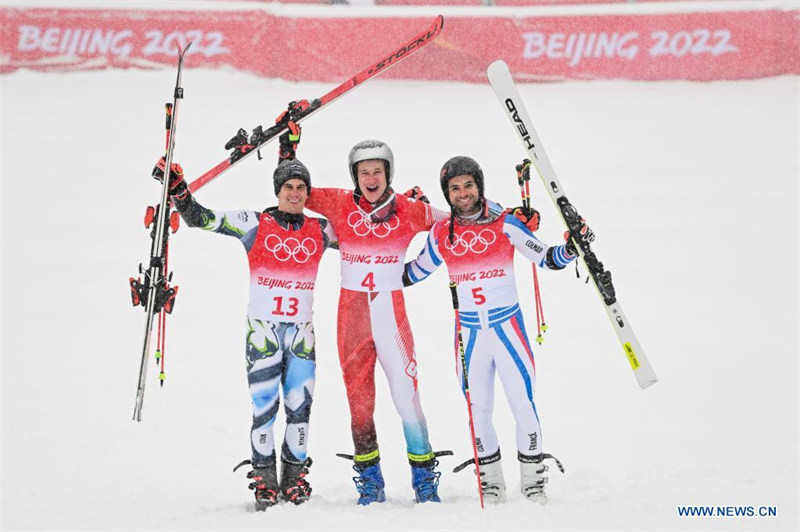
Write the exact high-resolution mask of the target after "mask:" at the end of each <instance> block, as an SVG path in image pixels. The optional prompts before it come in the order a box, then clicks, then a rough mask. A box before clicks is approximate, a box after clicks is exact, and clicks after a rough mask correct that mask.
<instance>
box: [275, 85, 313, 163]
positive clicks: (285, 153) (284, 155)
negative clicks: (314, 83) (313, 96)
mask: <svg viewBox="0 0 800 532" xmlns="http://www.w3.org/2000/svg"><path fill="white" fill-rule="evenodd" d="M308 107H309V103H308V100H294V101H291V102H289V104H288V105H287V106H286V110H285V111H283V112H282V113H281V114H279V115H278V118H276V119H275V123H276V124H278V125H284V126H286V127H287V128H289V131H287V132H286V133H284V134H283V135H281V136H280V138H279V139H278V140H279V141H280V148H279V149H278V163H280V162H281V161H283V160H285V159H294V158H295V156H296V154H297V146H298V144H300V124H298V123H297V121H298V120H300V118H302V116H303V113H305V112H306V111H307V110H308Z"/></svg>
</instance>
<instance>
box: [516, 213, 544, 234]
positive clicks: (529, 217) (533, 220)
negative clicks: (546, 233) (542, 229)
mask: <svg viewBox="0 0 800 532" xmlns="http://www.w3.org/2000/svg"><path fill="white" fill-rule="evenodd" d="M510 212H511V214H513V215H514V216H515V217H516V218H517V219H518V220H519V221H520V222H522V223H524V224H525V227H527V228H528V229H530V230H531V232H532V233H535V232H536V231H538V230H539V219H540V216H539V211H537V210H536V209H534V208H530V209H526V208H525V207H514V208H513V209H511V211H510Z"/></svg>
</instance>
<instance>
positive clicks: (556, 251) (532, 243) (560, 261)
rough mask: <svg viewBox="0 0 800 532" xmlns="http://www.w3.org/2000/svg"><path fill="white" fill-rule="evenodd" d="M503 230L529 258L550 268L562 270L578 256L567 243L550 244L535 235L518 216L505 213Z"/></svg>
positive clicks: (538, 264)
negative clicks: (569, 248) (568, 248)
mask: <svg viewBox="0 0 800 532" xmlns="http://www.w3.org/2000/svg"><path fill="white" fill-rule="evenodd" d="M503 216H505V221H504V223H503V232H504V233H505V234H506V236H507V237H508V238H509V240H511V243H512V244H513V245H514V247H515V248H517V251H519V252H520V253H522V254H523V255H524V256H525V257H526V258H527V259H528V260H530V261H531V262H533V263H534V264H536V265H537V266H539V267H540V268H545V269H548V270H562V269H564V268H565V267H566V266H567V265H568V264H569V263H570V262H572V261H574V260H575V258H576V257H577V256H576V255H575V254H572V253H570V252H569V251H568V250H567V246H566V244H561V245H560V246H548V245H547V244H545V243H544V242H542V241H541V240H539V239H538V238H536V237H535V236H534V234H533V233H532V232H531V230H530V229H528V227H527V226H526V225H525V224H524V223H522V221H520V220H519V219H518V218H517V217H515V216H513V215H511V214H504V215H503Z"/></svg>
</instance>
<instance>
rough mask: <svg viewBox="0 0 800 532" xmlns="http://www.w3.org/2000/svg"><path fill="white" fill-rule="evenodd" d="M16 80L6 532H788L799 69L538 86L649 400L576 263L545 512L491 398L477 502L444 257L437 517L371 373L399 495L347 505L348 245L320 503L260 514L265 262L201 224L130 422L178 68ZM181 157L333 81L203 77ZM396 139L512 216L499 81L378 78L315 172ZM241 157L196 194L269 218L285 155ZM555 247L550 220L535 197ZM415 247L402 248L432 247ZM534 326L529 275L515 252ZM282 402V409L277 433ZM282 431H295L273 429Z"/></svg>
mask: <svg viewBox="0 0 800 532" xmlns="http://www.w3.org/2000/svg"><path fill="white" fill-rule="evenodd" d="M0 83H2V157H1V158H2V167H1V169H2V528H3V529H7V530H12V529H22V530H32V529H73V530H77V529H80V530H222V529H233V530H251V529H262V530H286V529H289V530H317V529H326V530H408V529H415V530H424V529H440V530H486V529H499V530H534V529H535V530H544V529H559V530H575V529H606V530H607V529H620V530H639V529H644V530H667V529H669V530H696V529H712V528H713V529H753V528H758V529H766V530H791V529H797V527H798V361H797V360H798V328H797V327H798V174H799V172H800V168H799V164H800V163H799V162H798V157H799V154H798V146H799V145H800V138H798V120H799V119H800V115H799V113H800V110H799V109H798V105H799V104H798V90H800V83H799V82H798V78H797V77H782V78H775V79H765V80H756V81H739V82H715V83H687V82H664V83H636V82H623V81H614V82H591V83H574V82H571V83H555V84H537V85H526V86H523V87H522V88H521V91H522V95H523V98H524V99H525V101H526V103H527V105H528V107H529V110H530V113H531V115H532V117H533V119H534V122H535V124H536V127H537V129H538V131H539V134H540V136H541V137H542V139H543V141H544V143H545V146H546V148H547V150H548V152H549V155H550V157H551V159H552V160H553V163H554V165H555V168H556V170H557V172H558V173H559V176H560V178H561V180H562V182H563V184H564V187H565V188H566V190H567V193H568V196H569V197H570V199H571V200H572V202H573V203H574V204H575V205H576V206H577V207H578V209H579V210H580V212H581V213H582V214H583V215H584V216H585V217H586V218H587V219H588V220H589V222H590V224H591V226H592V227H593V229H594V230H595V232H596V234H597V236H598V240H597V242H596V245H595V248H596V250H597V253H598V256H599V257H600V258H601V259H602V260H603V262H604V263H605V265H606V267H607V268H609V269H610V270H611V271H612V272H613V274H614V280H615V285H616V288H617V293H618V296H619V299H620V302H621V304H622V305H623V307H624V309H625V311H626V313H627V315H628V317H629V319H630V321H631V323H632V325H633V326H634V327H635V328H636V332H637V334H638V337H639V339H640V341H641V342H642V345H643V346H644V347H645V349H646V350H647V354H648V356H649V357H650V359H651V361H652V363H653V366H654V367H655V370H656V372H657V373H658V375H659V377H660V379H661V381H660V382H659V383H658V384H657V385H655V386H654V387H652V388H650V389H648V390H646V391H641V390H640V389H639V388H638V386H637V385H636V382H635V380H634V378H633V376H632V374H631V370H630V367H629V366H628V364H627V361H626V359H625V356H624V354H623V351H622V349H621V348H620V346H619V344H618V342H617V339H616V337H615V335H614V333H613V331H612V327H611V325H610V324H609V323H608V321H607V318H606V316H605V313H604V311H603V309H602V305H601V304H600V302H599V300H598V298H597V296H596V294H595V292H594V289H593V288H592V287H591V286H589V285H585V284H584V279H585V276H584V275H583V274H582V277H581V279H580V280H576V278H575V272H574V268H570V269H568V270H566V271H563V272H544V273H543V274H541V276H540V277H541V283H542V287H543V291H544V293H543V300H544V305H545V312H546V318H547V322H548V324H549V325H550V331H549V333H548V335H547V339H546V341H545V343H544V346H543V347H541V348H537V349H535V353H536V362H537V370H538V374H537V376H538V382H537V406H538V409H539V412H540V415H541V418H542V423H543V429H544V448H545V450H546V451H547V452H550V453H553V454H555V455H556V456H558V457H559V458H560V459H561V460H562V461H563V463H564V464H565V466H566V471H567V472H566V474H565V475H560V474H558V473H556V472H552V473H551V476H552V477H553V478H552V479H551V483H550V484H549V487H548V492H549V495H550V503H549V504H548V505H547V506H545V507H539V506H534V505H531V504H530V503H528V502H527V501H523V500H522V499H521V496H520V494H519V493H518V489H519V478H518V477H519V473H518V469H517V464H516V461H515V460H514V455H515V453H514V438H513V421H512V419H511V416H510V413H509V411H508V408H507V405H506V402H505V398H504V396H503V395H502V391H501V390H500V387H499V385H498V390H497V401H496V418H495V419H496V426H497V429H498V433H499V436H500V439H501V445H502V449H503V451H504V453H505V456H506V459H505V463H504V468H505V473H506V478H507V481H508V482H509V489H510V492H509V495H510V497H509V502H508V503H507V504H506V505H504V506H501V507H497V508H487V509H486V510H485V511H481V510H480V508H479V506H478V501H477V493H476V488H475V481H474V476H473V475H471V473H470V472H469V471H464V472H461V473H460V474H458V475H455V474H453V473H451V472H450V470H451V469H452V467H453V466H454V465H455V464H457V463H459V462H460V461H462V460H465V459H467V458H469V457H470V456H471V448H470V444H469V432H468V427H467V416H466V408H465V405H464V401H463V399H462V397H461V396H460V394H459V391H458V385H457V382H456V379H455V376H454V356H453V351H452V338H451V330H452V329H451V327H452V309H451V307H450V302H449V296H448V288H447V276H446V272H445V271H444V269H442V270H441V271H439V272H437V273H436V274H435V275H434V276H433V277H432V278H431V279H429V280H428V281H426V283H425V284H423V285H420V286H417V287H414V288H411V289H409V290H407V293H406V297H407V306H408V310H409V313H410V315H411V320H412V327H413V330H414V333H415V339H416V344H417V353H418V363H419V375H420V390H421V396H422V404H423V407H424V410H425V413H426V415H427V418H428V425H429V427H430V431H431V437H432V442H433V444H434V447H435V448H436V449H452V450H454V451H455V453H456V456H455V457H454V458H445V459H442V464H441V470H443V471H444V474H443V476H442V480H441V486H440V493H441V495H442V499H443V503H442V504H441V505H433V504H427V505H419V506H418V505H415V504H414V503H413V494H412V490H411V488H410V478H409V477H410V475H409V471H408V465H407V462H406V460H405V457H404V444H403V441H402V433H401V427H400V423H399V419H398V417H397V415H396V414H395V413H394V411H393V408H392V406H391V401H390V398H389V394H388V390H387V387H386V383H385V379H384V377H383V376H382V374H381V372H380V371H378V376H377V379H376V380H377V382H378V387H379V389H378V407H377V413H376V418H377V424H378V431H379V441H380V444H381V451H382V454H383V457H384V461H383V465H384V472H385V476H386V479H387V495H388V501H387V503H386V504H383V505H374V506H372V507H369V508H358V507H356V506H355V499H356V491H355V488H354V486H353V484H352V481H351V480H350V478H351V476H352V471H351V470H350V467H349V464H348V463H347V462H345V461H343V460H341V459H339V458H336V457H335V456H334V453H336V452H352V442H351V440H350V432H349V414H348V409H347V406H346V400H345V394H344V386H343V383H342V379H341V373H340V370H339V366H338V359H337V354H336V347H335V322H336V316H335V313H336V301H337V296H338V275H339V268H338V256H337V254H336V253H335V252H334V253H329V254H328V255H327V256H326V257H325V258H324V260H323V265H322V268H321V271H320V275H319V279H318V283H317V292H316V295H317V301H316V318H315V320H316V330H317V341H318V344H317V357H318V377H317V388H316V394H315V403H314V407H313V410H312V423H311V434H310V438H311V440H310V455H311V456H312V457H313V458H314V461H315V463H314V466H313V467H312V470H311V475H310V477H309V478H310V481H311V483H312V484H313V487H314V495H313V498H312V501H311V502H310V503H309V504H307V505H305V506H302V507H292V506H287V505H282V506H280V507H277V508H273V509H271V510H270V511H269V512H267V513H263V514H262V513H255V512H253V511H252V509H251V504H252V502H251V498H252V495H251V493H250V492H249V491H248V490H247V488H246V484H247V481H246V480H245V478H244V473H243V472H242V471H239V472H237V473H236V474H232V473H231V469H232V467H233V466H234V465H235V464H236V463H238V462H239V461H240V460H242V459H244V458H247V457H248V456H249V443H248V435H249V426H250V419H251V413H250V401H249V395H248V392H247V386H246V377H245V366H244V357H243V348H244V332H245V330H244V316H245V310H246V298H247V262H246V259H245V255H244V253H243V251H242V249H241V246H240V244H239V243H238V242H237V241H236V240H235V239H231V238H226V237H222V236H218V235H212V234H207V233H204V232H202V231H199V230H190V229H188V228H186V227H185V226H183V227H181V229H180V231H179V232H178V233H177V234H176V235H175V237H174V240H173V245H172V247H171V257H170V258H171V264H172V268H173V270H174V272H175V277H174V282H175V284H178V285H179V286H180V293H179V295H178V299H177V303H176V307H175V312H174V314H173V315H172V317H171V319H170V321H169V331H168V334H169V345H168V352H167V381H166V385H165V386H164V387H163V389H159V387H158V384H157V371H156V370H155V369H154V364H153V363H152V362H151V364H150V374H149V382H148V389H147V393H146V397H145V404H144V412H143V421H142V423H135V422H133V421H131V414H132V411H133V406H134V398H135V389H136V379H137V374H138V367H139V352H140V349H141V347H140V344H141V337H142V332H143V328H144V327H143V323H144V313H143V312H142V311H141V309H133V308H132V307H131V306H130V299H129V288H128V285H127V280H128V277H129V276H131V275H133V274H135V272H136V267H137V265H138V263H139V262H141V261H144V260H145V259H146V257H147V254H148V251H149V239H148V233H147V231H146V230H145V229H144V227H143V225H142V222H141V220H142V216H143V213H144V209H145V206H146V205H147V204H149V203H153V202H155V201H156V198H157V195H158V190H159V189H158V186H157V185H156V183H155V182H153V181H152V180H151V179H150V177H149V173H150V169H151V167H152V165H153V163H154V161H155V160H156V159H157V158H158V156H159V155H160V154H161V153H162V150H163V142H164V141H163V135H164V133H163V104H164V102H165V101H168V100H170V98H171V93H172V86H173V83H174V74H173V72H172V71H171V70H161V71H149V72H143V71H137V70H129V71H103V72H84V73H71V74H40V73H32V72H17V73H13V74H10V75H5V76H3V77H1V78H0ZM184 87H185V89H186V99H185V100H184V101H183V104H182V107H181V110H180V113H181V114H180V130H179V133H178V140H177V148H176V150H177V151H176V160H178V161H180V162H181V163H182V164H183V166H184V169H185V170H186V172H187V174H188V175H189V176H192V177H195V176H197V175H199V174H200V173H202V172H203V171H205V170H207V169H208V168H210V167H211V166H213V165H214V164H216V163H217V162H219V161H220V160H222V159H223V158H224V157H225V155H226V154H225V151H224V150H223V149H222V146H223V144H224V143H225V141H226V140H227V139H228V138H230V137H231V136H232V135H233V134H234V133H235V132H236V130H237V128H239V127H245V128H246V129H248V130H249V129H252V128H253V127H255V126H256V125H258V124H270V123H271V121H272V119H273V118H274V117H275V116H276V115H277V114H278V112H279V111H280V110H281V108H282V106H283V105H284V103H285V102H287V101H289V100H291V99H297V98H300V97H306V98H312V97H316V96H318V95H321V94H322V93H324V92H326V91H327V90H329V88H330V87H331V85H328V84H315V83H302V84H294V83H288V82H284V81H277V80H263V79H257V78H255V77H252V76H249V75H245V74H241V73H236V72H229V71H204V70H188V71H187V72H186V73H185V76H184ZM364 138H380V139H383V140H385V141H387V142H388V143H389V144H390V145H391V146H392V148H393V150H394V152H395V156H396V160H397V166H396V169H397V173H396V178H395V179H396V180H395V183H396V188H397V189H399V190H405V189H406V188H408V187H410V186H412V185H414V184H419V185H421V186H422V187H423V188H424V189H425V190H426V192H427V194H428V196H429V197H430V198H431V199H432V200H433V202H434V204H436V205H438V206H440V207H442V206H444V201H443V198H442V196H441V194H440V192H439V188H438V181H437V176H438V170H439V168H440V167H441V164H442V163H443V162H444V161H445V160H446V159H447V158H449V157H451V156H453V155H457V154H468V155H471V156H473V157H474V158H475V159H477V160H478V161H479V162H480V164H481V165H482V166H483V168H484V171H485V173H486V176H487V195H488V196H489V197H491V198H493V199H495V200H498V201H500V202H502V203H504V204H506V205H512V204H516V203H518V189H517V186H516V182H515V175H514V165H515V164H516V163H517V162H519V161H520V160H521V158H522V157H523V156H524V152H523V150H522V148H521V146H520V144H519V142H518V140H517V139H516V137H515V136H514V134H513V132H512V130H511V128H510V125H509V124H508V122H507V119H506V118H505V116H504V115H503V113H502V112H501V109H500V107H499V105H498V103H497V101H496V99H495V97H494V95H493V93H492V92H491V90H490V89H489V87H488V85H480V84H477V85H471V84H458V83H438V82H427V83H426V82H402V81H386V80H377V81H374V82H370V83H369V84H368V85H365V86H364V87H363V88H360V89H358V90H357V91H356V92H354V93H353V94H352V95H348V96H346V97H344V98H343V99H342V100H340V101H338V102H336V103H335V104H334V105H332V106H331V107H330V109H326V110H324V111H322V112H320V113H319V114H318V115H316V116H314V117H313V118H311V119H309V120H308V121H307V122H305V124H304V133H303V141H302V144H301V148H300V152H299V156H300V158H301V159H302V160H303V161H304V162H305V163H306V164H307V165H308V166H309V168H310V169H311V171H312V174H313V183H314V185H317V186H349V185H350V182H349V177H348V171H347V164H346V156H347V152H348V150H349V148H350V146H352V144H354V143H355V142H357V141H359V140H362V139H364ZM273 148H274V147H271V148H270V149H269V150H268V153H266V154H265V160H264V161H261V162H257V161H256V160H254V159H249V160H248V161H246V162H245V163H243V164H242V165H240V166H239V167H237V168H236V169H235V170H234V171H232V172H231V173H229V174H227V175H226V176H224V177H223V178H220V179H219V180H218V181H217V182H214V183H212V184H210V185H208V186H207V187H206V188H205V189H203V190H202V191H200V192H199V193H198V199H199V200H200V201H201V202H202V203H203V204H205V205H207V206H210V207H212V208H216V209H234V208H245V207H246V208H253V209H262V208H264V207H266V206H269V205H272V204H274V203H275V198H274V195H273V193H272V184H271V181H270V177H269V176H271V171H272V168H273V165H274V160H275V150H274V149H273ZM534 203H535V205H536V206H537V207H538V208H539V209H540V210H541V212H542V219H543V222H542V228H541V230H540V236H541V238H542V239H544V240H545V241H548V242H551V243H558V242H560V241H561V234H562V232H563V229H562V226H561V223H560V221H559V220H558V218H557V214H556V211H555V209H554V208H553V206H552V204H551V203H550V200H549V199H548V198H547V197H546V196H545V193H544V191H543V189H542V187H541V185H540V184H539V183H538V182H537V183H536V184H535V186H534ZM421 242H422V237H421V236H418V237H417V239H416V240H415V242H414V243H413V244H412V246H411V251H410V253H409V254H410V255H411V254H415V253H416V251H417V249H418V247H419V245H421ZM517 277H518V280H519V285H520V295H521V300H522V304H523V307H524V309H525V310H526V315H527V318H528V328H529V331H530V330H531V329H533V330H535V324H534V321H533V317H534V312H533V305H532V302H533V297H532V283H531V276H530V267H529V266H528V265H527V264H525V263H524V262H522V261H521V262H519V263H518V265H517ZM282 416H283V413H281V418H282ZM277 434H278V435H280V434H282V428H281V427H280V423H279V427H278V431H277ZM678 505H753V506H756V507H758V506H761V505H766V506H774V507H777V512H778V515H777V517H772V518H749V519H748V518H714V519H712V518H693V519H692V518H681V517H678V515H677V511H676V506H678Z"/></svg>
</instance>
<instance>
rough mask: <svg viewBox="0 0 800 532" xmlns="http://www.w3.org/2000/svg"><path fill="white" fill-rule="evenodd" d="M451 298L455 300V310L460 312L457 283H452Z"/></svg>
mask: <svg viewBox="0 0 800 532" xmlns="http://www.w3.org/2000/svg"><path fill="white" fill-rule="evenodd" d="M450 297H451V298H452V299H453V308H454V309H455V310H456V311H458V292H456V283H450Z"/></svg>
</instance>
